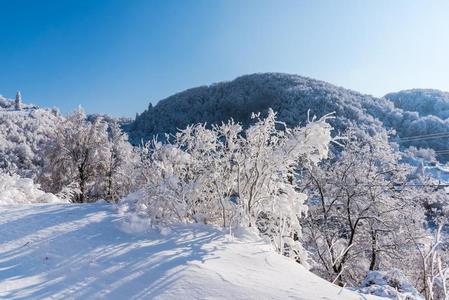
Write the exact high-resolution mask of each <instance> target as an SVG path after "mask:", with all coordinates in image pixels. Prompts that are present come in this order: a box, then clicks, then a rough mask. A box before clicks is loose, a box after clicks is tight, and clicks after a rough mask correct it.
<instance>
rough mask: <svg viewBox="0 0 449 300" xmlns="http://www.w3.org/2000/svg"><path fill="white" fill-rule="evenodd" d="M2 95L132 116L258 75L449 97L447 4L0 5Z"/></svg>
mask: <svg viewBox="0 0 449 300" xmlns="http://www.w3.org/2000/svg"><path fill="white" fill-rule="evenodd" d="M0 12H1V17H0V68H1V71H0V94H2V95H4V96H7V97H14V94H15V91H16V90H18V89H20V90H21V91H22V94H23V97H24V100H25V101H31V102H33V103H35V104H38V105H40V106H50V107H52V106H57V107H59V108H60V109H61V110H62V111H63V112H68V111H71V110H73V109H74V108H76V107H77V106H78V105H79V104H81V105H82V106H83V107H84V108H85V109H86V110H87V111H88V112H102V113H109V114H112V115H114V116H134V114H135V113H136V112H142V111H143V110H144V109H145V108H146V107H147V105H148V103H149V102H152V103H156V102H157V101H158V100H160V99H162V98H164V97H167V96H169V95H171V94H173V93H176V92H179V91H182V90H184V89H187V88H190V87H194V86H198V85H204V84H210V83H213V82H217V81H223V80H232V79H234V78H235V77H237V76H239V75H243V74H248V73H255V72H272V71H275V72H287V73H294V74H300V75H305V76H309V77H313V78H317V79H321V80H325V81H329V82H331V83H334V84H336V85H340V86H344V87H347V88H351V89H354V90H357V91H360V92H363V93H368V94H373V95H376V96H381V95H383V94H385V93H387V92H391V91H397V90H401V89H407V88H414V87H420V88H437V89H442V90H449V72H448V71H449V18H448V17H447V16H448V12H449V1H424V0H422V1H413V0H409V1H405V0H404V1H401V0H395V1H388V0H376V1H356V0H354V1H350V0H343V1H331V0H329V1H324V0H323V1H320V0H316V1H312V0H309V1H305V0H304V1H301V0H295V1H287V0H286V1H274V0H273V1H264V0H245V1H241V0H240V1H238V0H222V1H220V0H204V1H201V0H196V1H189V0H183V1H171V0H168V1H150V0H129V1H127V0H121V1H118V0H117V1H115V0H107V1H106V0H104V1H103V0H91V1H88V0H84V1H83V0H78V1H67V0H54V1H46V0H39V1H35V0H29V1H25V0H14V1H10V0H0Z"/></svg>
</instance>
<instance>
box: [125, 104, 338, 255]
mask: <svg viewBox="0 0 449 300" xmlns="http://www.w3.org/2000/svg"><path fill="white" fill-rule="evenodd" d="M254 119H255V124H254V125H252V126H250V127H249V128H248V129H247V130H243V129H242V126H241V125H239V124H237V123H234V122H233V121H229V122H227V123H223V124H222V125H220V126H214V127H213V128H211V129H208V128H206V126H205V125H204V124H198V125H192V126H189V127H187V128H186V129H184V130H181V131H180V132H178V133H177V134H176V136H175V137H174V138H173V140H169V141H168V142H167V143H166V144H162V143H160V142H158V141H152V142H150V143H148V144H147V145H146V146H145V147H144V148H143V149H142V162H143V166H142V171H143V177H145V178H146V184H145V188H144V193H145V194H144V196H143V197H141V198H139V199H137V200H136V201H135V203H134V208H133V209H134V210H135V211H136V212H137V213H140V214H142V213H144V214H146V215H147V216H148V217H149V218H150V219H151V220H152V221H153V222H154V223H156V224H160V223H163V224H167V223H176V222H184V223H190V222H201V223H212V224H219V225H222V226H249V227H253V228H259V230H261V232H262V233H263V234H264V235H266V236H268V237H269V238H270V239H271V240H272V242H273V244H274V245H275V246H276V249H277V250H278V251H279V252H280V253H283V254H286V255H288V256H291V257H294V258H295V259H298V260H300V256H301V251H302V250H301V249H302V248H301V247H300V245H299V243H297V242H296V240H297V238H298V236H300V235H301V228H300V226H299V221H298V216H300V215H301V214H302V213H305V211H306V208H307V207H306V206H305V205H304V201H305V199H306V198H307V197H306V195H305V194H303V193H301V192H299V191H298V190H297V189H295V186H294V183H293V178H294V177H295V175H296V173H295V170H296V168H297V166H298V165H299V164H300V163H302V164H315V163H317V162H318V161H319V160H321V159H322V158H325V157H326V156H327V152H328V145H329V142H330V141H331V135H330V131H331V126H330V125H329V124H327V122H326V121H327V120H328V119H329V117H324V118H322V119H320V120H317V121H315V120H311V121H310V122H309V123H308V124H307V125H306V126H304V127H299V126H298V127H294V128H288V127H286V125H285V124H283V123H280V122H278V121H277V120H276V114H275V113H274V112H273V111H272V110H269V112H268V116H267V117H266V118H260V117H259V116H258V115H254ZM128 205H129V203H128Z"/></svg>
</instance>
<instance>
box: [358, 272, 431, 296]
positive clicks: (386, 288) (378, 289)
mask: <svg viewBox="0 0 449 300" xmlns="http://www.w3.org/2000/svg"><path fill="white" fill-rule="evenodd" d="M359 291H360V292H362V293H364V294H372V295H376V296H380V297H386V298H391V299H404V300H424V298H423V297H422V295H421V294H420V293H419V292H418V291H417V290H416V288H415V287H414V286H413V285H412V284H411V283H410V282H409V281H408V280H407V278H406V277H405V276H404V274H402V272H401V271H400V270H398V269H391V270H388V271H372V272H369V273H368V275H367V276H366V278H365V279H364V280H363V282H362V284H361V286H360V289H359Z"/></svg>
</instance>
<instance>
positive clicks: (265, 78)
mask: <svg viewBox="0 0 449 300" xmlns="http://www.w3.org/2000/svg"><path fill="white" fill-rule="evenodd" d="M415 92H416V91H415ZM415 92H413V91H412V93H408V92H404V93H397V94H388V95H386V97H383V98H377V97H373V96H370V95H364V94H361V93H358V92H355V91H351V90H348V89H345V88H342V87H338V86H335V85H332V84H330V83H327V82H323V81H319V80H315V79H311V78H307V77H302V76H299V75H292V74H283V73H259V74H251V75H244V76H241V77H238V78H236V79H234V80H232V81H228V82H220V83H216V84H212V85H209V86H201V87H196V88H192V89H189V90H186V91H183V92H180V93H177V94H175V95H173V96H170V97H168V98H166V99H163V100H161V101H159V102H158V104H157V105H155V106H154V107H153V106H152V105H151V104H150V106H149V107H148V109H147V110H145V111H144V112H142V113H141V114H140V115H137V116H136V119H135V121H134V122H132V123H131V124H128V125H127V126H125V129H126V130H127V131H128V132H129V135H130V140H131V141H132V142H133V143H134V144H140V143H141V141H142V139H143V140H148V139H150V138H151V137H152V136H153V135H157V134H158V135H159V136H161V135H162V136H163V134H164V133H166V132H170V133H174V132H175V131H176V130H177V129H179V128H185V127H186V126H187V125H188V124H192V123H198V122H202V123H204V122H206V123H207V124H217V123H221V122H222V121H226V120H228V119H230V118H233V119H234V120H236V121H238V122H241V123H243V125H247V124H248V123H249V122H250V121H251V118H250V116H251V114H252V113H253V112H261V113H266V111H267V110H268V108H270V107H271V108H272V109H273V110H274V111H276V112H278V118H279V120H281V121H284V122H286V123H287V124H288V125H289V126H296V125H298V123H302V124H304V122H306V120H307V114H308V113H307V112H308V110H310V114H311V115H312V116H313V115H317V116H323V115H325V114H328V113H332V112H335V119H333V120H332V121H331V124H332V126H334V128H335V132H342V131H344V130H345V129H346V128H347V127H348V126H350V125H357V126H359V127H360V128H361V129H364V130H367V131H368V132H371V133H372V132H374V131H378V130H379V128H381V127H386V128H388V129H395V130H396V132H397V135H398V137H400V138H404V137H412V136H423V135H428V134H435V133H441V132H449V121H448V120H446V119H445V118H443V117H447V116H448V111H449V104H448V103H449V100H448V99H449V96H448V95H449V94H448V93H444V92H440V91H423V92H421V93H418V92H416V93H415ZM395 95H398V97H399V96H400V97H399V98H400V99H402V98H404V97H405V98H407V99H409V98H410V97H415V96H416V97H415V98H416V99H424V98H423V97H424V96H425V99H424V100H425V101H424V100H423V102H425V103H424V104H422V105H421V104H420V106H419V107H416V106H417V105H415V104H416V103H415V102H416V101H414V100H413V99H411V100H410V101H409V100H407V99H406V100H404V101H402V100H400V101H399V100H397V99H396V98H397V97H396V96H395ZM414 95H415V96H414ZM403 96H404V97H403ZM396 100H397V101H396ZM434 104H435V106H432V105H434ZM429 107H430V109H429ZM434 108H436V109H434ZM401 145H404V146H410V145H413V146H418V147H430V148H433V149H435V150H438V151H440V150H447V149H449V137H447V136H444V138H441V137H440V138H439V139H435V138H434V139H423V138H420V139H413V140H407V141H406V142H405V140H404V141H402V142H401ZM438 158H439V159H440V160H446V161H447V160H449V155H447V154H446V153H444V154H442V153H441V154H440V155H439V157H438Z"/></svg>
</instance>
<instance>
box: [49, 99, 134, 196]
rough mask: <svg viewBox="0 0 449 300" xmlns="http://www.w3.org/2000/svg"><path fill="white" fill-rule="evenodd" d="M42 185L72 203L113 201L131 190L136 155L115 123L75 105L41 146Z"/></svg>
mask: <svg viewBox="0 0 449 300" xmlns="http://www.w3.org/2000/svg"><path fill="white" fill-rule="evenodd" d="M43 156H44V161H45V164H44V169H43V172H42V174H41V176H40V182H42V184H43V186H44V187H45V188H46V189H47V190H49V191H51V192H53V193H59V194H60V195H64V196H67V197H69V198H70V199H71V200H72V201H75V202H86V201H93V200H96V199H100V198H103V199H107V200H110V201H116V200H117V199H118V198H119V197H122V196H124V195H126V194H127V193H129V192H130V191H132V189H133V187H134V181H133V174H134V172H135V170H134V169H135V164H136V161H137V156H136V154H135V153H134V150H133V148H132V146H131V145H130V144H129V143H128V142H127V135H126V134H125V133H123V132H122V131H121V129H120V127H119V125H118V124H117V123H116V122H113V121H110V122H109V123H106V122H105V121H103V118H101V117H96V118H94V119H92V120H89V119H88V118H87V117H86V115H85V113H84V111H83V110H82V109H81V108H79V109H78V110H76V111H75V112H74V113H72V114H70V115H69V116H67V117H66V118H63V119H61V120H60V121H59V122H58V125H57V127H56V129H55V134H54V138H52V139H51V140H50V141H49V143H48V144H47V145H46V147H45V149H44V155H43Z"/></svg>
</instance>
